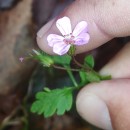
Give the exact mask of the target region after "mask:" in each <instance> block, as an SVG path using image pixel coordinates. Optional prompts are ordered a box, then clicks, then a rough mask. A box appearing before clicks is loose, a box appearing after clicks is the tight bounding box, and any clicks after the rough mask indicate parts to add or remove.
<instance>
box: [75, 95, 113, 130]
mask: <svg viewBox="0 0 130 130" xmlns="http://www.w3.org/2000/svg"><path fill="white" fill-rule="evenodd" d="M77 110H78V112H79V114H80V115H81V116H82V117H83V118H84V119H85V120H87V121H88V122H90V123H91V124H93V125H95V126H97V127H99V128H102V129H105V130H113V128H112V124H111V119H110V114H109V110H108V108H107V105H106V103H105V102H104V101H103V100H101V99H100V98H99V97H97V96H96V95H94V94H91V93H86V94H85V95H80V96H78V98H77Z"/></svg>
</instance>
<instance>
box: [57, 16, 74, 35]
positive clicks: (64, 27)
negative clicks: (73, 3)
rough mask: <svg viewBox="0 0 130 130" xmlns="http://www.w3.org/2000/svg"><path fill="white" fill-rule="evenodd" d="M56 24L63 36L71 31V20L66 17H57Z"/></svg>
mask: <svg viewBox="0 0 130 130" xmlns="http://www.w3.org/2000/svg"><path fill="white" fill-rule="evenodd" d="M56 26H57V28H58V29H59V30H60V32H61V33H62V35H63V36H64V35H67V34H70V33H72V29H71V22H70V19H69V18H68V17H63V18H61V19H58V20H57V22H56Z"/></svg>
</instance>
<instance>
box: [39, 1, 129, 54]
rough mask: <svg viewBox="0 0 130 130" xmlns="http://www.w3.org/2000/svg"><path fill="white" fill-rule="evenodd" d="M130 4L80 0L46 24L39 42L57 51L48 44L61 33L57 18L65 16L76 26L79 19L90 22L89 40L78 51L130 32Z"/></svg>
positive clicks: (41, 46)
mask: <svg viewBox="0 0 130 130" xmlns="http://www.w3.org/2000/svg"><path fill="white" fill-rule="evenodd" d="M129 5H130V0H127V1H124V0H116V1H114V0H100V1H97V0H76V1H75V2H73V3H72V4H71V5H70V6H68V7H67V8H66V9H65V10H64V11H63V12H62V13H61V14H60V15H59V16H58V17H57V18H55V19H53V20H51V21H50V22H48V23H47V24H46V25H45V26H44V27H42V29H41V30H40V31H39V32H38V33H37V35H38V37H37V42H38V45H39V47H40V48H41V49H42V50H43V51H45V52H47V53H50V54H53V51H52V48H51V47H50V46H48V44H47V36H48V35H49V34H59V31H58V29H57V27H56V25H55V24H56V21H57V19H59V18H61V17H64V16H67V17H69V18H70V20H71V24H72V29H74V27H75V26H76V25H77V23H78V22H81V21H86V22H87V23H88V32H89V34H90V41H89V44H85V45H83V46H78V47H77V53H81V52H85V51H89V50H92V49H94V48H96V47H98V46H100V45H102V44H104V43H106V42H107V41H109V40H111V39H112V38H114V37H122V36H128V35H129V34H130V26H129V24H130V19H129V17H130V13H129V12H130V8H129ZM115 21H116V22H115Z"/></svg>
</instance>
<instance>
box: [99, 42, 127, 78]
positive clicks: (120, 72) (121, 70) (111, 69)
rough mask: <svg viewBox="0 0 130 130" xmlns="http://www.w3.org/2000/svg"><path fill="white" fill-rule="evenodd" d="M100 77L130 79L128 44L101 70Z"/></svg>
mask: <svg viewBox="0 0 130 130" xmlns="http://www.w3.org/2000/svg"><path fill="white" fill-rule="evenodd" d="M100 74H102V75H112V78H130V42H129V43H127V44H126V45H125V46H124V47H123V48H122V50H121V51H120V52H119V53H118V54H117V55H116V56H115V57H114V58H113V59H112V60H111V61H110V62H109V63H107V64H106V65H105V66H104V67H103V68H102V69H101V70H100Z"/></svg>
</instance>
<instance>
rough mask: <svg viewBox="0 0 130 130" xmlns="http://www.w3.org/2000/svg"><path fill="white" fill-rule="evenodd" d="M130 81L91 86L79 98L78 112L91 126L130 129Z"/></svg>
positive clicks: (104, 82)
mask: <svg viewBox="0 0 130 130" xmlns="http://www.w3.org/2000/svg"><path fill="white" fill-rule="evenodd" d="M129 92H130V80H129V79H118V80H117V79H116V80H111V81H103V82H101V83H95V84H90V85H88V86H87V87H84V88H83V89H82V90H81V91H80V93H79V94H78V97H77V103H76V105H77V111H78V112H79V114H80V115H81V116H82V117H83V118H84V119H85V120H87V121H88V122H90V123H91V124H93V125H95V126H97V127H99V128H102V129H105V130H113V129H114V130H129V129H130V118H129V117H130V109H129V108H130V94H129Z"/></svg>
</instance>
